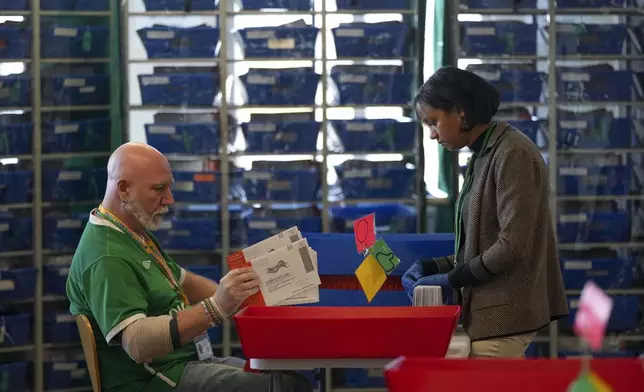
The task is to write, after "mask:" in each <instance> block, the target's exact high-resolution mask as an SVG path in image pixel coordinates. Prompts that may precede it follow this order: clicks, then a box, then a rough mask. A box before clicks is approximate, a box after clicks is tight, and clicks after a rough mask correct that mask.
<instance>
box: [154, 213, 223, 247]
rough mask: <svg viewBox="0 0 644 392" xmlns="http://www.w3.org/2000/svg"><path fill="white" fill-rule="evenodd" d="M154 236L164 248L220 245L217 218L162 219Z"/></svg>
mask: <svg viewBox="0 0 644 392" xmlns="http://www.w3.org/2000/svg"><path fill="white" fill-rule="evenodd" d="M154 236H155V237H156V238H157V240H158V241H159V244H160V245H161V247H162V248H164V249H182V250H214V249H216V248H218V247H220V245H221V239H220V233H219V221H218V220H217V218H192V219H186V218H176V219H172V220H168V221H164V222H163V224H162V225H161V227H160V228H159V229H157V230H156V231H155V232H154Z"/></svg>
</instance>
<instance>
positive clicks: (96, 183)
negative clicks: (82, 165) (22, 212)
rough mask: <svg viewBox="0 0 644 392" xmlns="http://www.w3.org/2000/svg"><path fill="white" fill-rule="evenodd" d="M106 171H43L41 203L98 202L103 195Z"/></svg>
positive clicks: (102, 169)
mask: <svg viewBox="0 0 644 392" xmlns="http://www.w3.org/2000/svg"><path fill="white" fill-rule="evenodd" d="M106 184H107V170H106V169H104V168H101V169H78V170H65V171H58V170H43V185H42V187H43V189H42V192H43V201H46V202H72V201H90V200H100V199H102V198H103V196H104V194H105V186H106Z"/></svg>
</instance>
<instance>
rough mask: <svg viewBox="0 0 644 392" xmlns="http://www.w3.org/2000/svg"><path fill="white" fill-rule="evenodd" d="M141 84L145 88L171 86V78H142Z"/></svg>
mask: <svg viewBox="0 0 644 392" xmlns="http://www.w3.org/2000/svg"><path fill="white" fill-rule="evenodd" d="M141 82H142V83H143V85H144V86H153V85H164V84H170V78H169V77H167V76H148V77H145V78H141Z"/></svg>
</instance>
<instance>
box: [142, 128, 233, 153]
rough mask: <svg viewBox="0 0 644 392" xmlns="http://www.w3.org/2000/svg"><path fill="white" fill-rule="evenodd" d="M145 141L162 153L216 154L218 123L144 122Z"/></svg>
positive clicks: (217, 150) (217, 148) (217, 151)
mask: <svg viewBox="0 0 644 392" xmlns="http://www.w3.org/2000/svg"><path fill="white" fill-rule="evenodd" d="M145 136H146V139H147V143H148V144H149V145H151V146H153V147H154V148H156V149H157V150H159V151H160V152H162V153H164V154H218V153H219V138H220V135H219V123H218V122H210V123H176V124H170V123H164V124H145Z"/></svg>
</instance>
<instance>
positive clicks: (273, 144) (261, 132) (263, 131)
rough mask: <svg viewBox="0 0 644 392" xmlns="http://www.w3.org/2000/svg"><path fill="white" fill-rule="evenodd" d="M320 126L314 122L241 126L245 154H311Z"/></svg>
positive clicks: (250, 123) (314, 150)
mask: <svg viewBox="0 0 644 392" xmlns="http://www.w3.org/2000/svg"><path fill="white" fill-rule="evenodd" d="M320 127H321V124H320V123H319V122H316V121H293V122H279V123H275V122H263V121H262V122H259V121H254V122H248V123H243V124H242V130H243V132H244V137H245V139H246V143H247V148H246V151H247V152H252V153H313V152H316V151H317V146H316V143H317V140H318V135H319V134H320Z"/></svg>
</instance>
